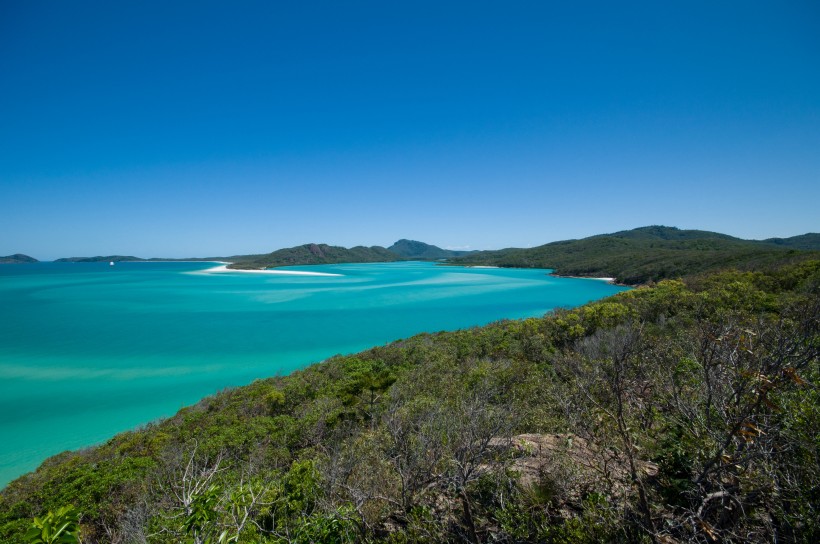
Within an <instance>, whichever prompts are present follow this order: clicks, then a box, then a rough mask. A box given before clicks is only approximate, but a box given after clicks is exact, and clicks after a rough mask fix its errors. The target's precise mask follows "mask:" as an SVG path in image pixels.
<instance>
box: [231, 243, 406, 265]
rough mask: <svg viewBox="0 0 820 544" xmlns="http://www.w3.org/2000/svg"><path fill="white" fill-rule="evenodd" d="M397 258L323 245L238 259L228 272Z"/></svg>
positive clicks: (363, 249) (386, 253) (380, 250)
mask: <svg viewBox="0 0 820 544" xmlns="http://www.w3.org/2000/svg"><path fill="white" fill-rule="evenodd" d="M398 260H400V257H399V256H398V255H396V254H395V253H393V252H391V251H388V250H387V249H385V248H383V247H380V246H372V247H365V246H356V247H352V248H350V249H348V248H344V247H340V246H329V245H327V244H305V245H301V246H296V247H289V248H285V249H279V250H277V251H274V252H272V253H268V254H266V255H258V256H252V258H243V257H238V258H237V259H236V260H235V261H234V262H233V263H231V264H230V265H228V267H229V268H237V269H262V268H273V267H277V266H294V265H310V264H339V263H373V262H391V261H398Z"/></svg>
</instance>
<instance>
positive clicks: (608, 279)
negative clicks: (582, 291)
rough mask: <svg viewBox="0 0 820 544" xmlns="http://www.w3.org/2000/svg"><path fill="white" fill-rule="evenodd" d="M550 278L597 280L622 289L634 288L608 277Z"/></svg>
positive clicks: (556, 275)
mask: <svg viewBox="0 0 820 544" xmlns="http://www.w3.org/2000/svg"><path fill="white" fill-rule="evenodd" d="M547 275H548V276H553V277H555V278H569V279H573V280H596V281H605V282H607V283H608V284H610V285H620V286H622V287H633V286H632V285H626V284H625V283H618V282H617V281H615V278H607V277H593V276H564V275H562V274H547Z"/></svg>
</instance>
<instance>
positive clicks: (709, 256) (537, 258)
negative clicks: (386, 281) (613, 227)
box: [450, 226, 820, 285]
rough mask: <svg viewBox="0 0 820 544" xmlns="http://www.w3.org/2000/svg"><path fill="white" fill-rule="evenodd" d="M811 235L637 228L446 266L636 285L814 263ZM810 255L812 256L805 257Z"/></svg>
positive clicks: (478, 255)
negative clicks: (535, 271) (767, 236)
mask: <svg viewBox="0 0 820 544" xmlns="http://www.w3.org/2000/svg"><path fill="white" fill-rule="evenodd" d="M815 238H816V235H811V234H808V235H803V236H797V237H794V238H787V239H780V240H781V243H774V242H772V241H771V240H770V241H756V240H741V239H739V238H734V237H732V236H728V235H726V234H719V233H715V232H707V231H700V230H681V229H677V228H674V227H661V226H651V227H641V228H637V229H633V230H628V231H621V232H616V233H613V234H602V235H597V236H591V237H589V238H583V239H581V240H564V241H560V242H552V243H549V244H545V245H542V246H538V247H534V248H529V249H517V248H510V249H501V250H497V251H480V252H476V253H471V254H469V255H466V256H463V257H457V258H454V259H451V260H450V262H451V263H452V264H459V265H492V266H502V267H512V268H516V267H523V268H552V269H554V271H555V273H556V274H558V275H565V276H593V277H596V276H597V277H613V278H615V279H616V280H617V281H618V282H619V283H624V284H629V285H639V284H643V283H647V282H649V281H658V280H662V279H666V278H677V277H681V276H684V275H687V274H692V273H698V272H706V271H710V270H720V269H726V268H736V269H741V270H761V269H764V268H766V267H770V266H772V265H777V264H781V263H783V262H784V261H793V262H797V261H800V260H804V259H809V258H818V257H820V252H818V251H816V249H817V247H815V246H814V241H815ZM809 249H813V250H815V251H808V250H809Z"/></svg>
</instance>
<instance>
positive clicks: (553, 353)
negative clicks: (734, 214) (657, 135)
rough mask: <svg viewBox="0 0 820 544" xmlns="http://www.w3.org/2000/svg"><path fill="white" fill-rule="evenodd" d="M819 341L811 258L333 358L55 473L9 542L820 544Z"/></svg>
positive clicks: (815, 264)
mask: <svg viewBox="0 0 820 544" xmlns="http://www.w3.org/2000/svg"><path fill="white" fill-rule="evenodd" d="M819 323H820V261H817V260H814V261H806V262H802V263H799V264H791V265H788V266H785V267H782V268H779V269H777V270H766V271H763V272H738V271H726V272H721V273H718V274H709V275H703V276H693V277H688V278H687V279H686V280H685V281H662V282H660V283H658V284H657V285H655V286H652V287H642V288H638V289H635V290H632V291H628V292H624V293H621V294H618V295H616V296H614V297H610V298H608V299H605V300H602V301H598V302H594V303H591V304H588V305H586V306H583V307H580V308H577V309H574V310H564V311H558V312H555V313H552V314H550V315H547V316H545V317H544V318H538V319H526V320H522V321H504V322H500V323H495V324H492V325H488V326H485V327H478V328H473V329H469V330H462V331H455V332H446V333H438V334H422V335H418V336H414V337H412V338H409V339H406V340H401V341H397V342H394V343H392V344H390V345H387V346H384V347H379V348H374V349H371V350H368V351H365V352H362V353H359V354H355V355H350V356H337V357H333V358H331V359H329V360H327V361H326V362H323V363H320V364H316V365H313V366H311V367H308V368H306V369H304V370H302V371H299V372H295V373H293V374H292V375H289V376H286V377H277V378H270V379H267V380H261V381H257V382H255V383H253V384H251V385H249V386H246V387H240V388H236V389H232V390H226V391H224V392H222V393H220V394H218V395H216V396H214V397H209V398H206V399H203V400H202V401H201V402H199V403H198V404H197V405H195V406H191V407H189V408H185V409H183V410H181V411H180V412H179V413H178V414H177V415H176V416H174V417H172V418H169V419H167V420H165V421H161V422H158V423H155V424H151V425H148V426H146V427H144V428H142V429H139V430H135V431H132V432H128V433H123V434H121V435H118V436H116V437H114V438H113V439H111V440H110V441H108V442H107V443H106V444H104V445H102V446H99V447H95V448H89V449H86V450H83V451H79V452H70V453H64V454H61V455H58V456H56V457H54V458H52V459H49V460H48V461H46V462H45V463H44V464H43V465H42V466H41V467H40V468H39V469H38V470H37V471H36V472H35V473H32V474H30V475H27V476H24V477H22V478H19V479H18V480H16V481H14V482H12V483H11V484H9V486H8V487H7V488H6V489H5V490H3V491H2V493H0V540H2V541H4V542H12V543H15V542H23V541H24V540H23V537H22V536H21V535H22V534H23V533H24V532H25V530H26V529H27V528H28V527H29V526H31V524H32V518H33V517H34V516H42V515H43V514H45V513H46V512H49V511H51V512H52V514H51V517H48V518H46V519H47V520H50V521H49V522H51V521H55V522H56V521H59V520H61V519H62V520H65V519H69V520H71V519H74V520H76V519H77V514H76V512H79V513H81V518H79V526H80V531H81V533H82V534H83V538H84V540H83V542H87V543H94V542H152V543H166V542H167V543H171V542H183V541H186V542H204V541H206V540H207V539H211V541H213V542H215V541H217V539H218V538H219V537H220V535H224V536H223V541H227V539H228V538H231V539H235V540H230V541H236V542H360V541H373V542H377V541H378V542H381V541H384V542H444V541H467V542H470V541H472V542H479V541H480V542H488V541H493V542H589V543H592V542H605V541H608V542H652V541H654V542H665V543H666V542H683V541H696V542H714V541H722V542H771V541H778V542H816V541H818V539H819V538H820V523H818V519H820V511H818V510H819V509H820V496H818V492H817V490H818V489H820V468H818V467H820V441H819V440H818V437H819V436H820V390H818V383H820V382H819V381H818V380H820V364H818V352H819V351H820V335H819V334H818V333H819V332H820V331H818V326H819V325H818V324H819ZM69 504H71V505H73V506H74V507H75V508H76V511H72V510H64V511H61V512H62V513H60V512H59V511H58V509H59V508H61V507H64V506H66V505H69ZM40 521H41V523H42V522H43V518H41V519H40Z"/></svg>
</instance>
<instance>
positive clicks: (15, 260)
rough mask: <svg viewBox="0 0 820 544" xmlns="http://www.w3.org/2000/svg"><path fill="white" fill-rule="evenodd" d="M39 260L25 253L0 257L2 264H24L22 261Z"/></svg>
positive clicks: (33, 261) (31, 261)
mask: <svg viewBox="0 0 820 544" xmlns="http://www.w3.org/2000/svg"><path fill="white" fill-rule="evenodd" d="M36 262H39V261H38V260H37V259H35V258H34V257H29V256H28V255H23V254H22V253H15V254H14V255H6V256H5V257H0V264H22V263H36Z"/></svg>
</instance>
